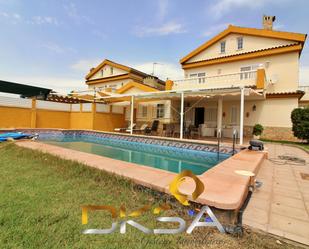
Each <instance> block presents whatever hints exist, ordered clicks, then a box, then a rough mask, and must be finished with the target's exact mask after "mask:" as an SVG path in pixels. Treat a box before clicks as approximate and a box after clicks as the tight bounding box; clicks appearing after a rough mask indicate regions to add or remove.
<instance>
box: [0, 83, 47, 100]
mask: <svg viewBox="0 0 309 249" xmlns="http://www.w3.org/2000/svg"><path fill="white" fill-rule="evenodd" d="M51 91H52V89H48V88H42V87H36V86H30V85H24V84H19V83H14V82H9V81H3V80H0V92H4V93H12V94H19V95H21V97H27V98H30V97H41V98H44V99H46V97H47V95H48V94H49V93H50V92H51Z"/></svg>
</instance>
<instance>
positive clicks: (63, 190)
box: [0, 143, 296, 249]
mask: <svg viewBox="0 0 309 249" xmlns="http://www.w3.org/2000/svg"><path fill="white" fill-rule="evenodd" d="M0 158H1V160H0V172H1V181H0V193H1V195H0V210H1V212H0V245H1V246H0V247H1V248H27V249H31V248H193V247H195V246H197V247H198V248H219V249H220V248H296V247H294V246H292V245H290V244H286V243H284V242H282V243H283V244H282V245H279V244H277V243H276V239H275V238H273V237H270V236H268V235H265V234H261V233H256V232H253V231H251V230H248V229H247V230H246V232H245V234H244V236H243V237H242V238H235V237H232V236H231V235H225V234H220V233H219V232H217V231H216V230H213V229H210V228H206V227H204V228H197V229H196V230H195V231H194V232H193V233H192V234H191V235H187V234H185V233H183V234H179V235H146V234H143V233H142V232H140V231H138V230H136V229H134V228H131V227H128V229H127V233H126V234H120V233H119V230H117V231H116V232H115V233H113V234H109V235H84V234H82V233H81V231H82V230H83V229H85V228H108V227H110V224H111V223H110V222H111V219H110V218H108V216H106V213H104V212H93V213H91V214H90V215H89V224H87V225H82V224H81V205H85V204H97V205H112V206H115V207H120V205H121V204H125V206H126V208H127V210H133V209H134V208H138V207H142V206H143V205H147V204H154V203H159V202H168V203H169V204H171V205H172V206H173V209H172V210H170V211H167V212H166V213H165V214H164V216H181V217H183V216H184V214H185V212H186V210H185V209H184V208H183V207H181V205H180V204H178V203H177V202H171V201H170V200H169V199H165V198H162V196H161V195H159V194H158V193H157V192H155V191H151V190H147V189H145V188H140V187H138V186H136V185H134V184H133V183H132V182H130V181H128V180H126V179H123V178H120V177H117V176H115V175H111V174H108V173H105V172H103V171H99V170H96V169H92V168H89V167H87V166H84V165H82V164H80V163H76V162H73V161H68V160H63V159H60V158H58V157H55V156H52V155H48V154H44V153H41V152H37V151H33V150H29V149H25V148H20V147H18V146H16V145H14V144H13V143H12V144H10V143H2V144H0ZM104 214H105V215H104ZM186 219H188V217H186ZM135 220H136V221H137V222H139V223H141V224H143V225H145V226H147V227H149V228H151V227H152V228H153V227H154V225H155V222H154V217H153V215H151V214H150V213H147V214H146V215H143V216H141V217H139V218H136V219H135ZM162 226H163V225H162V223H161V225H160V227H162Z"/></svg>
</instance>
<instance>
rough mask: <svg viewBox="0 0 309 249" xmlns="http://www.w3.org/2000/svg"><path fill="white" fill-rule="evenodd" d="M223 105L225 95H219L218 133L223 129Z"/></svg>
mask: <svg viewBox="0 0 309 249" xmlns="http://www.w3.org/2000/svg"><path fill="white" fill-rule="evenodd" d="M222 105H223V97H221V96H220V97H219V99H218V109H217V133H219V131H220V132H221V130H222Z"/></svg>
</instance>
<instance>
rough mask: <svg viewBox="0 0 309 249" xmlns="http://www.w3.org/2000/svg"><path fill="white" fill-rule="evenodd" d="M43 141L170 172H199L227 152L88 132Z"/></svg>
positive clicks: (221, 158)
mask: <svg viewBox="0 0 309 249" xmlns="http://www.w3.org/2000/svg"><path fill="white" fill-rule="evenodd" d="M39 139H40V140H42V141H43V142H44V143H47V144H52V145H56V146H60V147H64V148H68V149H73V150H77V151H82V152H87V153H92V154H96V155H100V156H104V157H109V158H113V159H117V160H122V161H126V162H131V163H135V164H140V165H145V166H150V167H153V168H158V169H162V170H167V171H170V172H174V173H179V172H181V171H182V170H185V169H187V170H191V171H192V172H193V173H194V174H196V175H200V174H202V173H204V172H205V171H207V170H208V169H210V168H211V167H213V166H215V165H216V164H218V163H219V162H221V161H223V160H225V159H227V158H228V157H229V156H230V155H229V154H223V153H220V154H219V155H218V153H215V152H208V151H196V150H190V149H183V148H178V147H171V146H161V145H154V144H146V143H141V142H129V141H125V140H119V139H118V140H117V139H111V138H108V139H98V138H96V137H91V136H62V137H52V138H39Z"/></svg>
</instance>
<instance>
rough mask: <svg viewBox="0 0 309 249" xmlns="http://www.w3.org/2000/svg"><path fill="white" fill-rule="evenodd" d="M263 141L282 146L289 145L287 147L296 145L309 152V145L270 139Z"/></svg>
mask: <svg viewBox="0 0 309 249" xmlns="http://www.w3.org/2000/svg"><path fill="white" fill-rule="evenodd" d="M261 140H262V141H265V142H269V143H280V144H287V145H294V146H298V147H301V148H303V149H305V150H307V151H308V152H309V143H300V142H291V141H284V140H283V141H279V140H270V139H261Z"/></svg>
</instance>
